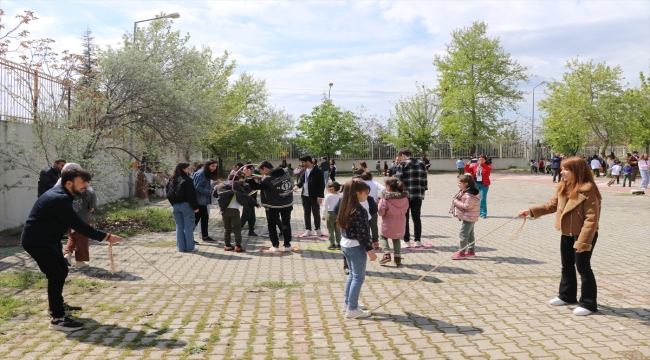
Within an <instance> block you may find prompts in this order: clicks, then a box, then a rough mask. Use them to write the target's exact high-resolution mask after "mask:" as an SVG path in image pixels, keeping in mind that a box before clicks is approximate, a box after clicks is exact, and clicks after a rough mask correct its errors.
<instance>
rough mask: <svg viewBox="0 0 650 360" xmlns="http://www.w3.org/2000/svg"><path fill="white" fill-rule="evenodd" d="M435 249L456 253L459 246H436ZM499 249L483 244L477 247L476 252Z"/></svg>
mask: <svg viewBox="0 0 650 360" xmlns="http://www.w3.org/2000/svg"><path fill="white" fill-rule="evenodd" d="M435 249H436V250H438V251H443V252H453V253H455V252H456V251H458V246H436V247H435ZM497 250H498V249H495V248H489V247H483V246H477V247H476V252H477V253H482V252H488V251H497Z"/></svg>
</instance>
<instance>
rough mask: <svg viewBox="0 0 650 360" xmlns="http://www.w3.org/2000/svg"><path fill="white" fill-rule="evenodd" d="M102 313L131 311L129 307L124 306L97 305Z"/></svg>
mask: <svg viewBox="0 0 650 360" xmlns="http://www.w3.org/2000/svg"><path fill="white" fill-rule="evenodd" d="M95 306H96V307H97V308H98V309H99V310H101V311H108V312H110V313H111V314H114V313H120V312H125V311H127V310H129V307H128V306H124V305H107V304H97V305H95Z"/></svg>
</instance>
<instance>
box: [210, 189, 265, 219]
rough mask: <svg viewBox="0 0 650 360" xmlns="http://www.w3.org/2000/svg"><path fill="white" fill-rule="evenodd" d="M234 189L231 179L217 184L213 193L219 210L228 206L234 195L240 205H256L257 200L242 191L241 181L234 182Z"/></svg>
mask: <svg viewBox="0 0 650 360" xmlns="http://www.w3.org/2000/svg"><path fill="white" fill-rule="evenodd" d="M234 189H235V190H234V191H233V184H232V181H226V182H225V183H222V184H219V185H218V186H217V188H216V189H215V190H214V195H215V197H216V198H217V203H218V204H219V210H221V212H222V213H223V212H224V211H226V209H227V208H228V206H230V203H231V202H232V197H233V196H236V198H235V201H237V203H238V204H239V205H241V206H258V204H257V201H255V200H254V199H253V198H252V197H250V196H248V195H247V194H246V193H245V192H244V189H243V187H242V184H241V183H239V182H235V185H234Z"/></svg>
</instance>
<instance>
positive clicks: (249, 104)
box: [201, 73, 293, 159]
mask: <svg viewBox="0 0 650 360" xmlns="http://www.w3.org/2000/svg"><path fill="white" fill-rule="evenodd" d="M219 117H220V119H219V121H217V122H215V123H214V124H213V125H212V126H211V128H210V130H209V133H208V135H207V136H206V137H204V138H203V139H202V141H201V143H202V144H203V146H205V147H206V148H208V149H209V150H210V151H211V152H212V153H213V154H215V155H216V156H225V155H226V153H227V152H231V153H237V154H238V155H239V156H240V158H242V159H256V158H264V157H266V156H269V155H271V154H275V153H280V152H281V151H282V150H284V149H285V145H286V144H285V143H284V139H286V138H287V137H288V135H289V132H290V131H291V130H293V119H292V117H291V116H290V115H288V114H286V113H285V112H284V110H280V109H277V108H275V107H273V106H271V105H270V104H269V102H268V92H267V90H266V82H265V81H264V80H259V79H255V78H254V77H253V76H251V75H249V74H247V73H242V74H241V75H240V77H239V78H238V79H237V80H236V81H235V82H234V83H233V84H232V86H231V87H230V88H229V89H228V91H227V93H226V95H225V98H224V101H223V103H222V104H221V106H220V108H219Z"/></svg>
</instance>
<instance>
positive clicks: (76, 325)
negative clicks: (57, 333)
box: [50, 316, 84, 331]
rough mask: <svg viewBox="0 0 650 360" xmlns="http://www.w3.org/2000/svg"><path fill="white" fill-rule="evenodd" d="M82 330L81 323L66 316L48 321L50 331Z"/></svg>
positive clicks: (82, 325)
mask: <svg viewBox="0 0 650 360" xmlns="http://www.w3.org/2000/svg"><path fill="white" fill-rule="evenodd" d="M83 328H84V324H83V323H82V322H79V321H76V320H72V319H70V318H69V317H67V316H65V317H62V318H60V319H52V321H50V330H61V331H77V330H81V329H83Z"/></svg>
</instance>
